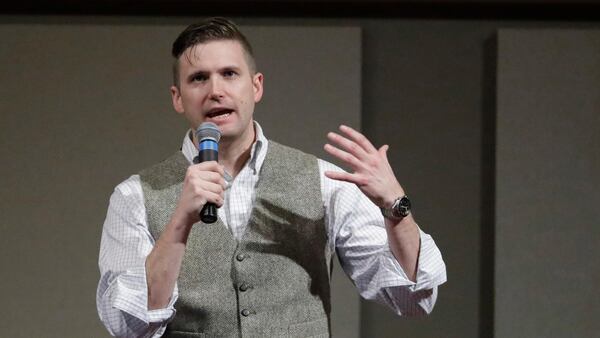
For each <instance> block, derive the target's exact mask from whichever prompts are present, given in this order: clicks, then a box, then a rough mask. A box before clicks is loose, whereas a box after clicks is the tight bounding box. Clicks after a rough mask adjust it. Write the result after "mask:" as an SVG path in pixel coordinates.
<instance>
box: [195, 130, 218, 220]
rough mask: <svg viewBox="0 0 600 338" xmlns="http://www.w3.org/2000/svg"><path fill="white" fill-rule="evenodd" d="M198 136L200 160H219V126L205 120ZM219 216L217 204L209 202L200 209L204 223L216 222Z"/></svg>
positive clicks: (197, 133)
mask: <svg viewBox="0 0 600 338" xmlns="http://www.w3.org/2000/svg"><path fill="white" fill-rule="evenodd" d="M196 138H197V139H198V150H199V152H198V158H199V162H200V163H202V162H207V161H215V162H216V161H218V159H219V139H220V138H221V132H220V131H219V128H217V126H216V125H215V124H214V123H212V122H204V123H202V124H201V125H200V127H199V128H198V130H196ZM217 218H218V215H217V206H216V205H215V204H214V203H211V202H207V203H206V204H205V205H204V207H203V208H202V210H201V211H200V220H202V222H204V223H214V222H216V221H217Z"/></svg>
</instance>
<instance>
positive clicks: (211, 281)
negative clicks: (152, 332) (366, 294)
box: [140, 141, 332, 337]
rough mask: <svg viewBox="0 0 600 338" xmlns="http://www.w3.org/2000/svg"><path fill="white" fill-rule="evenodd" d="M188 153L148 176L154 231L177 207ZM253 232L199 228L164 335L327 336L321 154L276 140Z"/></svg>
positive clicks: (327, 253)
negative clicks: (238, 233) (235, 234)
mask: <svg viewBox="0 0 600 338" xmlns="http://www.w3.org/2000/svg"><path fill="white" fill-rule="evenodd" d="M188 166H189V162H188V161H187V160H186V158H185V157H184V156H183V154H182V153H181V152H177V153H176V154H174V155H173V156H171V157H170V158H168V159H167V160H165V161H163V162H161V163H159V164H157V165H155V166H152V167H150V168H148V169H145V170H143V171H142V172H140V178H141V182H142V189H143V192H144V199H145V203H146V210H147V217H148V225H149V228H150V232H151V233H152V236H154V238H155V239H157V238H158V237H159V236H160V234H161V232H162V231H163V229H164V226H165V225H166V224H167V222H168V221H169V218H170V215H171V213H172V212H173V210H174V209H175V206H176V203H177V200H178V197H179V194H180V192H181V188H182V182H183V178H184V175H185V172H186V169H187V167H188ZM259 175H260V178H259V181H258V184H257V187H256V199H255V203H254V206H253V209H252V212H251V216H250V220H249V222H248V224H247V227H246V232H245V233H244V235H243V238H242V239H241V241H237V240H236V239H235V238H234V237H233V235H232V234H231V232H230V231H229V229H228V228H227V227H226V226H225V224H223V223H222V221H221V220H220V219H219V220H218V221H217V222H216V223H213V224H205V223H202V222H199V223H197V224H195V225H194V226H193V228H192V230H191V233H190V236H189V238H188V243H187V248H186V252H185V257H184V259H183V265H182V268H181V272H180V275H179V279H178V286H179V298H178V300H177V302H176V303H175V308H176V310H177V314H176V315H175V317H174V319H173V321H172V322H171V323H170V324H169V325H168V327H167V331H166V333H165V335H164V336H165V337H329V336H330V323H329V318H330V310H331V305H330V288H329V278H330V273H331V268H330V267H331V265H330V263H331V257H332V253H331V252H330V250H329V248H328V245H327V231H326V228H325V222H324V210H323V204H322V202H321V201H322V200H321V189H320V179H319V169H318V164H317V159H316V158H315V157H314V156H312V155H307V154H305V153H302V152H300V151H298V150H295V149H292V148H288V147H286V146H283V145H280V144H277V143H275V142H273V141H270V142H269V147H268V152H267V155H266V157H265V160H264V163H263V165H262V168H261V171H260V174H259Z"/></svg>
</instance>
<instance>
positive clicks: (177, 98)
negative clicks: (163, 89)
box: [171, 86, 184, 114]
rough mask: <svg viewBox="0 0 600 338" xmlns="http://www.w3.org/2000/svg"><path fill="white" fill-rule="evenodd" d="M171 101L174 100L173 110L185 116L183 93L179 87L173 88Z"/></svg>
mask: <svg viewBox="0 0 600 338" xmlns="http://www.w3.org/2000/svg"><path fill="white" fill-rule="evenodd" d="M171 100H173V108H174V109H175V111H176V112H177V113H179V114H183V112H184V110H183V103H182V101H181V92H180V91H179V88H177V86H171Z"/></svg>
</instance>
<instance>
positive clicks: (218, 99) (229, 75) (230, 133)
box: [171, 40, 263, 143]
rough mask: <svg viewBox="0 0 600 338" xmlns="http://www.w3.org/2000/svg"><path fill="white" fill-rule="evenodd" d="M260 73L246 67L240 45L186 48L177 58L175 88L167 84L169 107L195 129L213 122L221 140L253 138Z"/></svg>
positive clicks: (212, 43)
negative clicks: (170, 99) (177, 77)
mask: <svg viewBox="0 0 600 338" xmlns="http://www.w3.org/2000/svg"><path fill="white" fill-rule="evenodd" d="M262 82H263V76H262V74H260V73H256V74H253V73H252V71H251V70H250V69H249V66H248V62H247V60H246V55H245V52H244V49H243V48H242V46H241V44H240V43H239V42H237V41H234V40H217V41H209V42H207V43H202V44H198V45H196V46H193V47H190V48H188V49H186V50H185V51H184V52H183V54H182V55H181V56H180V57H179V88H177V87H176V86H172V87H171V95H172V99H173V107H174V108H175V110H176V111H177V112H178V113H179V114H183V115H184V116H185V118H186V119H187V120H188V121H189V123H190V125H191V127H192V128H193V129H194V130H196V129H197V128H198V127H199V126H200V124H202V122H213V123H214V124H216V125H217V126H218V127H219V129H220V130H221V140H222V141H225V142H236V141H237V142H243V143H245V141H249V140H250V139H252V140H253V138H254V126H253V124H252V115H253V113H254V105H255V104H256V103H257V102H259V101H260V99H261V97H262V91H263V84H262Z"/></svg>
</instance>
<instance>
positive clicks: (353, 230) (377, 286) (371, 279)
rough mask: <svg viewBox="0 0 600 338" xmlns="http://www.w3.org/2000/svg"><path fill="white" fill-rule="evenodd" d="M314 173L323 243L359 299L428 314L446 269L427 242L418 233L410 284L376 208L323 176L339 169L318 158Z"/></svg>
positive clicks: (398, 311) (348, 187) (406, 313)
mask: <svg viewBox="0 0 600 338" xmlns="http://www.w3.org/2000/svg"><path fill="white" fill-rule="evenodd" d="M319 169H320V171H321V180H322V181H321V187H322V195H323V203H324V206H325V213H326V215H325V217H326V220H327V222H328V229H329V232H330V233H329V238H330V243H329V244H330V246H331V249H332V250H335V251H336V253H337V255H338V258H339V260H340V264H341V266H342V268H343V269H344V272H345V273H346V274H347V275H348V276H349V277H350V278H351V279H352V281H353V282H354V285H355V286H356V288H357V289H358V291H359V293H360V295H361V296H362V297H363V298H365V299H369V300H375V301H377V302H379V303H382V304H385V305H387V306H388V307H389V308H391V309H392V310H393V311H394V312H395V313H396V314H398V315H404V316H416V315H424V314H428V313H430V312H431V311H432V310H433V306H434V305H435V301H436V299H437V287H438V285H440V284H443V283H444V282H446V266H445V264H444V261H443V260H442V255H441V253H440V251H439V249H438V248H437V246H436V245H435V242H434V241H433V238H432V237H431V236H429V235H428V234H426V233H424V232H423V231H422V230H421V229H419V234H420V241H421V242H420V251H419V256H418V266H417V275H416V282H412V281H411V280H410V279H408V277H407V275H406V273H405V272H404V270H403V269H402V266H401V265H400V264H399V263H398V261H397V260H396V258H395V257H394V255H393V254H392V252H391V250H390V247H389V245H388V239H387V232H386V229H385V223H384V219H383V215H382V214H381V211H380V210H379V208H378V207H377V206H376V205H375V204H373V202H371V200H369V199H368V197H366V196H365V195H364V194H363V193H362V192H361V191H360V190H359V189H358V187H357V186H356V185H354V184H351V183H347V182H341V181H336V180H332V179H329V178H327V177H325V175H324V174H323V173H324V171H326V170H331V171H342V169H340V168H339V167H337V166H335V165H333V164H331V163H328V162H326V161H322V160H319Z"/></svg>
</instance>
